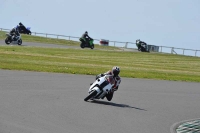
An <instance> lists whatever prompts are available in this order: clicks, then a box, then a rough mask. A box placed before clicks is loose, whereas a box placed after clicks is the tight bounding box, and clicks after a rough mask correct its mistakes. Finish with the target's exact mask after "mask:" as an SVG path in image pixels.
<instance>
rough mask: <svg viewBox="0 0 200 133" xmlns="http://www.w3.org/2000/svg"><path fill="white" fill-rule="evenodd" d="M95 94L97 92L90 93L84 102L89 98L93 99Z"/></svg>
mask: <svg viewBox="0 0 200 133" xmlns="http://www.w3.org/2000/svg"><path fill="white" fill-rule="evenodd" d="M96 94H97V91H96V90H95V91H93V92H92V93H90V94H89V95H88V96H87V97H86V98H85V99H84V101H87V100H89V99H90V98H92V97H94V96H95V95H96Z"/></svg>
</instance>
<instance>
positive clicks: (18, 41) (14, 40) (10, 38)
mask: <svg viewBox="0 0 200 133" xmlns="http://www.w3.org/2000/svg"><path fill="white" fill-rule="evenodd" d="M6 36H7V37H6V39H5V43H6V44H10V43H14V44H18V45H21V44H22V39H21V35H19V36H17V37H15V38H13V36H12V35H10V34H9V33H6Z"/></svg>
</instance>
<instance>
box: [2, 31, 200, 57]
mask: <svg viewBox="0 0 200 133" xmlns="http://www.w3.org/2000/svg"><path fill="white" fill-rule="evenodd" d="M9 30H10V29H4V28H0V31H6V32H8V31H9ZM32 35H35V36H42V37H46V38H47V37H48V38H57V39H65V40H72V41H78V39H79V38H80V37H74V36H66V35H57V34H48V33H38V32H32ZM94 41H96V43H99V41H100V40H99V39H94ZM109 46H114V47H123V48H128V49H137V47H136V43H133V42H119V41H109ZM180 50H181V51H180ZM150 51H153V50H152V49H150ZM178 51H179V52H178ZM186 51H189V54H187V53H186ZM153 52H155V51H153ZM157 52H160V53H170V54H179V55H188V56H200V50H195V49H185V48H175V47H168V46H159V51H157Z"/></svg>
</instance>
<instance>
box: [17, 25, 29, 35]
mask: <svg viewBox="0 0 200 133" xmlns="http://www.w3.org/2000/svg"><path fill="white" fill-rule="evenodd" d="M30 29H31V27H25V26H24V25H23V24H22V23H21V22H20V23H19V33H22V34H28V35H31V30H30Z"/></svg>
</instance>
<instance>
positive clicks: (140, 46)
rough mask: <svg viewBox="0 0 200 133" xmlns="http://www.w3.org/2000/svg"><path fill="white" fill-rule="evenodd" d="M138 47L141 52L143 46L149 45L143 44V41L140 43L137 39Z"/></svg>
mask: <svg viewBox="0 0 200 133" xmlns="http://www.w3.org/2000/svg"><path fill="white" fill-rule="evenodd" d="M136 45H137V47H138V50H141V48H142V45H145V46H146V45H147V43H146V42H143V41H140V39H137V40H136Z"/></svg>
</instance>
